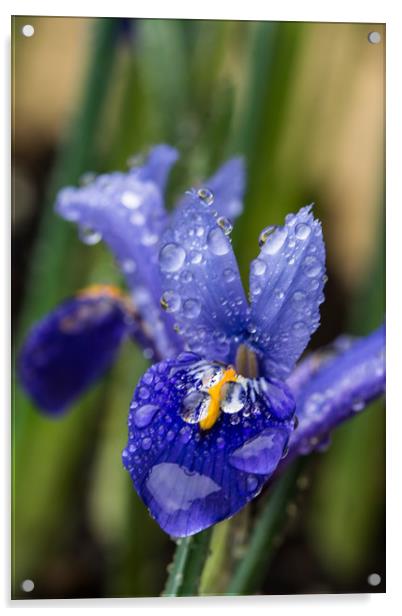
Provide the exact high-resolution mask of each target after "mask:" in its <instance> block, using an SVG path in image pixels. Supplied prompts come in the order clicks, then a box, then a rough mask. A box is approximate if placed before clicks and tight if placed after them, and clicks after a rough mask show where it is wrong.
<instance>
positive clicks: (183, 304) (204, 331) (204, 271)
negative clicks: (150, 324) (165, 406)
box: [159, 191, 248, 363]
mask: <svg viewBox="0 0 402 616" xmlns="http://www.w3.org/2000/svg"><path fill="white" fill-rule="evenodd" d="M230 230H231V228H230V226H229V227H228V226H227V221H226V219H222V218H221V217H218V216H217V213H216V212H215V210H214V209H213V205H212V204H211V200H210V198H209V195H208V193H204V192H203V191H198V193H197V192H196V191H190V192H189V193H187V195H186V198H185V201H184V202H183V204H182V206H181V207H180V208H179V209H178V210H177V211H176V212H175V214H174V215H173V219H172V223H171V226H170V227H169V228H168V229H167V231H166V232H165V234H164V236H163V239H162V242H161V248H160V253H159V265H160V269H161V273H162V277H163V289H164V295H163V299H162V305H164V307H165V308H166V309H167V310H168V311H169V312H170V313H172V316H173V317H174V319H175V321H176V323H177V324H178V326H179V328H180V331H181V333H182V334H183V336H184V338H185V340H186V342H187V344H188V345H189V347H190V349H191V350H193V351H195V352H200V353H202V355H203V356H204V357H207V358H210V359H213V360H221V361H223V362H226V363H230V362H233V361H234V348H235V344H236V337H237V342H238V340H239V338H238V337H239V336H241V335H242V334H243V332H244V331H245V324H246V317H247V310H248V307H247V300H246V297H245V294H244V290H243V286H242V283H241V280H240V275H239V270H238V266H237V262H236V258H235V256H234V253H233V250H232V246H231V242H230V238H229V233H230Z"/></svg>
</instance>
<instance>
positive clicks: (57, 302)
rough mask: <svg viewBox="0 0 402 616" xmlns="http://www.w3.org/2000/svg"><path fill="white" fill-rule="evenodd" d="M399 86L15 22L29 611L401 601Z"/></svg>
mask: <svg viewBox="0 0 402 616" xmlns="http://www.w3.org/2000/svg"><path fill="white" fill-rule="evenodd" d="M384 67H385V25H384V24H365V23H318V22H317V23H303V22H262V21H261V22H253V21H249V22H247V21H243V22H241V21H208V20H204V21H202V20H200V21H193V20H178V19H177V20H173V19H172V20H159V19H134V18H126V19H123V18H110V19H109V18H95V17H93V18H86V19H82V18H73V17H63V18H62V17H59V18H55V17H32V16H18V17H14V18H13V19H12V82H13V89H12V92H13V96H12V112H13V117H12V128H13V132H12V181H13V219H12V242H13V258H12V293H13V311H12V317H13V349H14V351H13V368H14V370H13V384H14V387H13V408H12V426H13V431H12V432H13V433H12V438H13V443H12V445H13V459H12V469H13V474H12V499H13V501H12V502H13V519H12V526H13V528H12V531H13V539H12V564H13V572H12V585H13V587H12V596H13V598H15V599H32V598H36V599H38V598H42V599H46V598H79V597H95V598H104V597H157V596H161V595H162V596H205V595H253V594H257V595H277V594H304V593H350V592H352V593H370V592H384V591H385V462H384V459H385V406H384V393H385V325H384V319H385V306H384V295H385V289H384V286H385V276H384V260H385V257H384V251H385V238H384V230H385V223H384V221H385V201H384V197H385V191H384V187H385V173H384V70H385V68H384Z"/></svg>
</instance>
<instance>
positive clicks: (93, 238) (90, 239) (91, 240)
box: [78, 226, 102, 246]
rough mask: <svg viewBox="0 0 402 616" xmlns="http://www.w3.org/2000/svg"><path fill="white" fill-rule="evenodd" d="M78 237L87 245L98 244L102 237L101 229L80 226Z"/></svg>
mask: <svg viewBox="0 0 402 616" xmlns="http://www.w3.org/2000/svg"><path fill="white" fill-rule="evenodd" d="M78 237H79V238H80V240H81V242H83V244H86V245H87V246H94V245H95V244H98V243H99V242H100V241H101V239H102V234H101V233H99V231H95V230H94V229H91V228H90V227H81V226H80V227H79V228H78Z"/></svg>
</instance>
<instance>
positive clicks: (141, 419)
mask: <svg viewBox="0 0 402 616" xmlns="http://www.w3.org/2000/svg"><path fill="white" fill-rule="evenodd" d="M158 410H159V407H157V406H156V405H155V404H144V405H143V406H140V407H139V408H138V409H136V410H135V411H134V423H135V425H136V426H137V428H145V427H146V426H148V425H149V424H150V423H151V421H152V420H153V418H154V417H155V414H156V412H157V411H158Z"/></svg>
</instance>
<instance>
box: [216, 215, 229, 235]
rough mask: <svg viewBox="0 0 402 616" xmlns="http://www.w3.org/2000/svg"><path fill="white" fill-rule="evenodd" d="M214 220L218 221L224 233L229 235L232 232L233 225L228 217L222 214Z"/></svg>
mask: <svg viewBox="0 0 402 616" xmlns="http://www.w3.org/2000/svg"><path fill="white" fill-rule="evenodd" d="M216 222H217V223H218V225H219V226H220V228H221V229H222V231H223V232H224V234H225V235H229V234H230V233H231V232H232V230H233V225H232V223H231V222H230V220H229V219H228V218H225V217H224V216H219V218H218V220H217V221H216Z"/></svg>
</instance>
